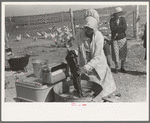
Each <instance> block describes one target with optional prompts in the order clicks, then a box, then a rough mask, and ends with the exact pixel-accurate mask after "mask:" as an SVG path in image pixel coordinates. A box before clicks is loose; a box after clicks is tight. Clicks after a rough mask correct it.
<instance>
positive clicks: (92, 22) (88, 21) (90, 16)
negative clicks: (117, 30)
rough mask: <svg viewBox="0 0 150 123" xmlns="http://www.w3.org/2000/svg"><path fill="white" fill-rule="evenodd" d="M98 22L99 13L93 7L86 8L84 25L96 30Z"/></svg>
mask: <svg viewBox="0 0 150 123" xmlns="http://www.w3.org/2000/svg"><path fill="white" fill-rule="evenodd" d="M98 23H99V14H98V13H97V11H96V10H94V9H88V10H87V11H86V13H85V25H84V27H89V28H92V29H93V30H94V31H95V30H97V28H98Z"/></svg>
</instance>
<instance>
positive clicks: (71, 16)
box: [69, 8, 75, 38]
mask: <svg viewBox="0 0 150 123" xmlns="http://www.w3.org/2000/svg"><path fill="white" fill-rule="evenodd" d="M69 12H70V18H71V27H72V34H73V38H75V29H74V22H73V12H72V11H71V8H70V9H69Z"/></svg>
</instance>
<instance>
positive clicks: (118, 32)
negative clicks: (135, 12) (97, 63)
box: [110, 7, 127, 73]
mask: <svg viewBox="0 0 150 123" xmlns="http://www.w3.org/2000/svg"><path fill="white" fill-rule="evenodd" d="M123 14H125V12H124V11H123V10H122V8H121V7H117V8H115V12H114V13H113V18H111V19H110V29H111V40H112V43H111V44H112V45H111V46H112V48H111V49H112V60H113V61H114V62H115V73H118V71H119V65H118V64H119V60H121V72H126V71H125V69H124V64H125V61H126V56H127V40H126V33H125V31H126V29H127V24H126V20H125V18H124V17H122V16H121V15H123Z"/></svg>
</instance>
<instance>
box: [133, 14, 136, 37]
mask: <svg viewBox="0 0 150 123" xmlns="http://www.w3.org/2000/svg"><path fill="white" fill-rule="evenodd" d="M133 37H134V38H136V24H135V11H133Z"/></svg>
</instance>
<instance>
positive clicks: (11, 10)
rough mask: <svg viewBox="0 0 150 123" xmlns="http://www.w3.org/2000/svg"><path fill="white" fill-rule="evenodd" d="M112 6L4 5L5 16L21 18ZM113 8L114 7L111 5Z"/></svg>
mask: <svg viewBox="0 0 150 123" xmlns="http://www.w3.org/2000/svg"><path fill="white" fill-rule="evenodd" d="M111 6H112V5H107V4H106V5H97V4H95V5H80V4H78V5H75V4H72V5H67V4H65V5H62V4H60V5H58V4H57V5H52V4H47V5H40V4H38V5H35V4H32V3H31V4H28V5H20V4H19V5H15V4H14V5H5V16H6V17H7V16H23V15H36V14H44V13H45V14H47V13H54V12H61V11H69V8H71V9H72V10H73V11H74V10H81V9H87V8H104V7H111ZM113 6H115V5H113Z"/></svg>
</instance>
